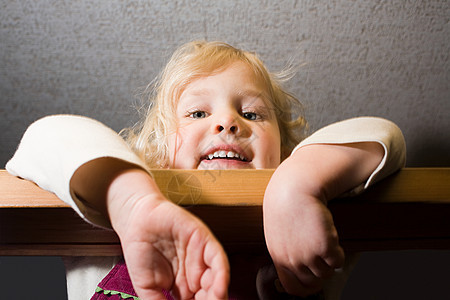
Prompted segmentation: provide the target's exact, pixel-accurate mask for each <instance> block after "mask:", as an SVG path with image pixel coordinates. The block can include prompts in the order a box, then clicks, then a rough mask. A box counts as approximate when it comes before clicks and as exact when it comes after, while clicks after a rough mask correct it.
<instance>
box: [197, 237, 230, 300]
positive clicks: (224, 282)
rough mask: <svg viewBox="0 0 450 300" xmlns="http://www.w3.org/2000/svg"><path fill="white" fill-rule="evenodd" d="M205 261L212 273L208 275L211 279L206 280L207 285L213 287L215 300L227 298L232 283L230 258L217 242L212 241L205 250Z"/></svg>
mask: <svg viewBox="0 0 450 300" xmlns="http://www.w3.org/2000/svg"><path fill="white" fill-rule="evenodd" d="M204 260H205V263H206V265H207V266H208V267H209V270H210V273H209V274H207V275H208V276H205V277H210V278H205V279H206V280H207V281H205V285H202V287H203V286H208V285H209V287H211V286H212V289H211V290H212V291H213V292H214V295H215V298H218V299H222V298H226V295H227V291H228V285H229V282H230V265H229V263H228V258H227V255H226V253H225V251H224V250H223V248H222V246H221V245H220V244H219V242H218V241H217V240H215V239H214V240H212V241H210V242H209V243H208V244H207V245H206V247H205V250H204Z"/></svg>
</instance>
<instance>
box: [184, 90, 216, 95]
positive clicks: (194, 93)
mask: <svg viewBox="0 0 450 300" xmlns="http://www.w3.org/2000/svg"><path fill="white" fill-rule="evenodd" d="M188 94H189V95H192V96H209V95H211V91H210V90H208V89H198V90H193V91H190V92H189V93H188Z"/></svg>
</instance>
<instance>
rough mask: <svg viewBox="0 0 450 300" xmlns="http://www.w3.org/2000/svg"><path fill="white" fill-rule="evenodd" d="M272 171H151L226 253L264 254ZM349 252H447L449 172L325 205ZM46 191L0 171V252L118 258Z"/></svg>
mask: <svg viewBox="0 0 450 300" xmlns="http://www.w3.org/2000/svg"><path fill="white" fill-rule="evenodd" d="M272 173H273V170H239V171H237V170H222V171H219V170H214V171H198V170H194V171H191V170H189V171H187V170H153V172H152V174H153V176H154V178H155V180H156V182H157V184H158V186H159V187H160V188H161V190H162V191H163V193H164V194H165V195H166V196H167V197H169V198H170V199H171V200H172V201H174V202H175V203H178V204H180V205H183V206H184V207H185V208H186V209H188V210H189V211H191V212H192V213H194V214H196V215H198V216H199V217H200V218H201V219H202V220H203V221H204V222H205V223H206V224H208V225H209V226H210V228H211V229H212V230H213V232H214V233H215V235H216V236H217V237H218V238H219V240H220V241H221V242H222V243H223V244H224V246H225V247H226V249H227V250H228V251H230V252H233V251H251V252H254V251H264V250H265V246H264V234H263V229H262V200H263V196H264V190H265V187H266V185H267V183H268V181H269V180H270V177H271V175H272ZM329 208H330V210H331V211H332V213H333V216H334V220H335V223H336V226H337V228H338V231H339V234H340V241H341V244H342V245H343V247H344V248H345V249H346V250H347V251H369V250H399V249H450V221H449V219H450V168H410V169H403V170H401V171H400V172H398V173H396V174H394V175H392V176H390V177H389V178H387V179H385V180H383V181H382V182H380V183H378V184H376V185H375V186H374V187H371V188H369V189H368V190H367V191H366V192H365V193H363V194H362V195H360V196H357V197H352V198H341V199H336V200H333V201H331V202H330V204H329ZM120 253H121V249H120V243H119V240H118V237H117V236H116V235H115V233H114V232H113V231H110V230H104V229H100V228H96V227H93V226H92V225H90V224H87V223H85V222H84V221H82V220H81V219H80V218H79V217H78V216H77V215H76V214H75V212H74V211H73V210H72V209H71V208H69V207H68V206H67V205H66V204H65V203H63V202H62V201H60V200H59V199H58V198H57V197H56V196H55V195H53V194H51V193H50V192H47V191H44V190H42V189H40V188H39V187H38V186H36V185H35V184H33V183H31V182H29V181H26V180H22V179H19V178H16V177H13V176H11V175H9V174H8V173H6V172H5V171H0V255H69V256H72V255H85V256H86V255H93V256H98V255H103V256H108V255H119V254H120Z"/></svg>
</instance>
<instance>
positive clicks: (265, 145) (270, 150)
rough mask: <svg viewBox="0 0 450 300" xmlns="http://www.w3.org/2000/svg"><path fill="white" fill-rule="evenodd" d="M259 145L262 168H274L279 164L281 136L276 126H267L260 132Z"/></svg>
mask: <svg viewBox="0 0 450 300" xmlns="http://www.w3.org/2000/svg"><path fill="white" fill-rule="evenodd" d="M260 134H261V135H260V137H261V138H260V145H259V146H260V147H261V149H260V150H261V153H262V155H263V158H262V159H263V160H264V166H263V167H264V168H267V169H269V168H276V167H278V166H279V165H280V157H281V138H280V133H279V131H278V127H275V128H267V129H266V130H263V131H262V132H261V133H260Z"/></svg>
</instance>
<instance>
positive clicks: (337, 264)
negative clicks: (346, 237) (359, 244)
mask: <svg viewBox="0 0 450 300" xmlns="http://www.w3.org/2000/svg"><path fill="white" fill-rule="evenodd" d="M323 260H324V261H325V263H326V264H327V265H329V266H330V268H332V269H337V268H342V266H344V262H345V253H344V249H342V247H341V246H339V245H338V246H337V247H336V250H335V251H333V252H332V253H329V254H327V255H326V256H324V257H323Z"/></svg>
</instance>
